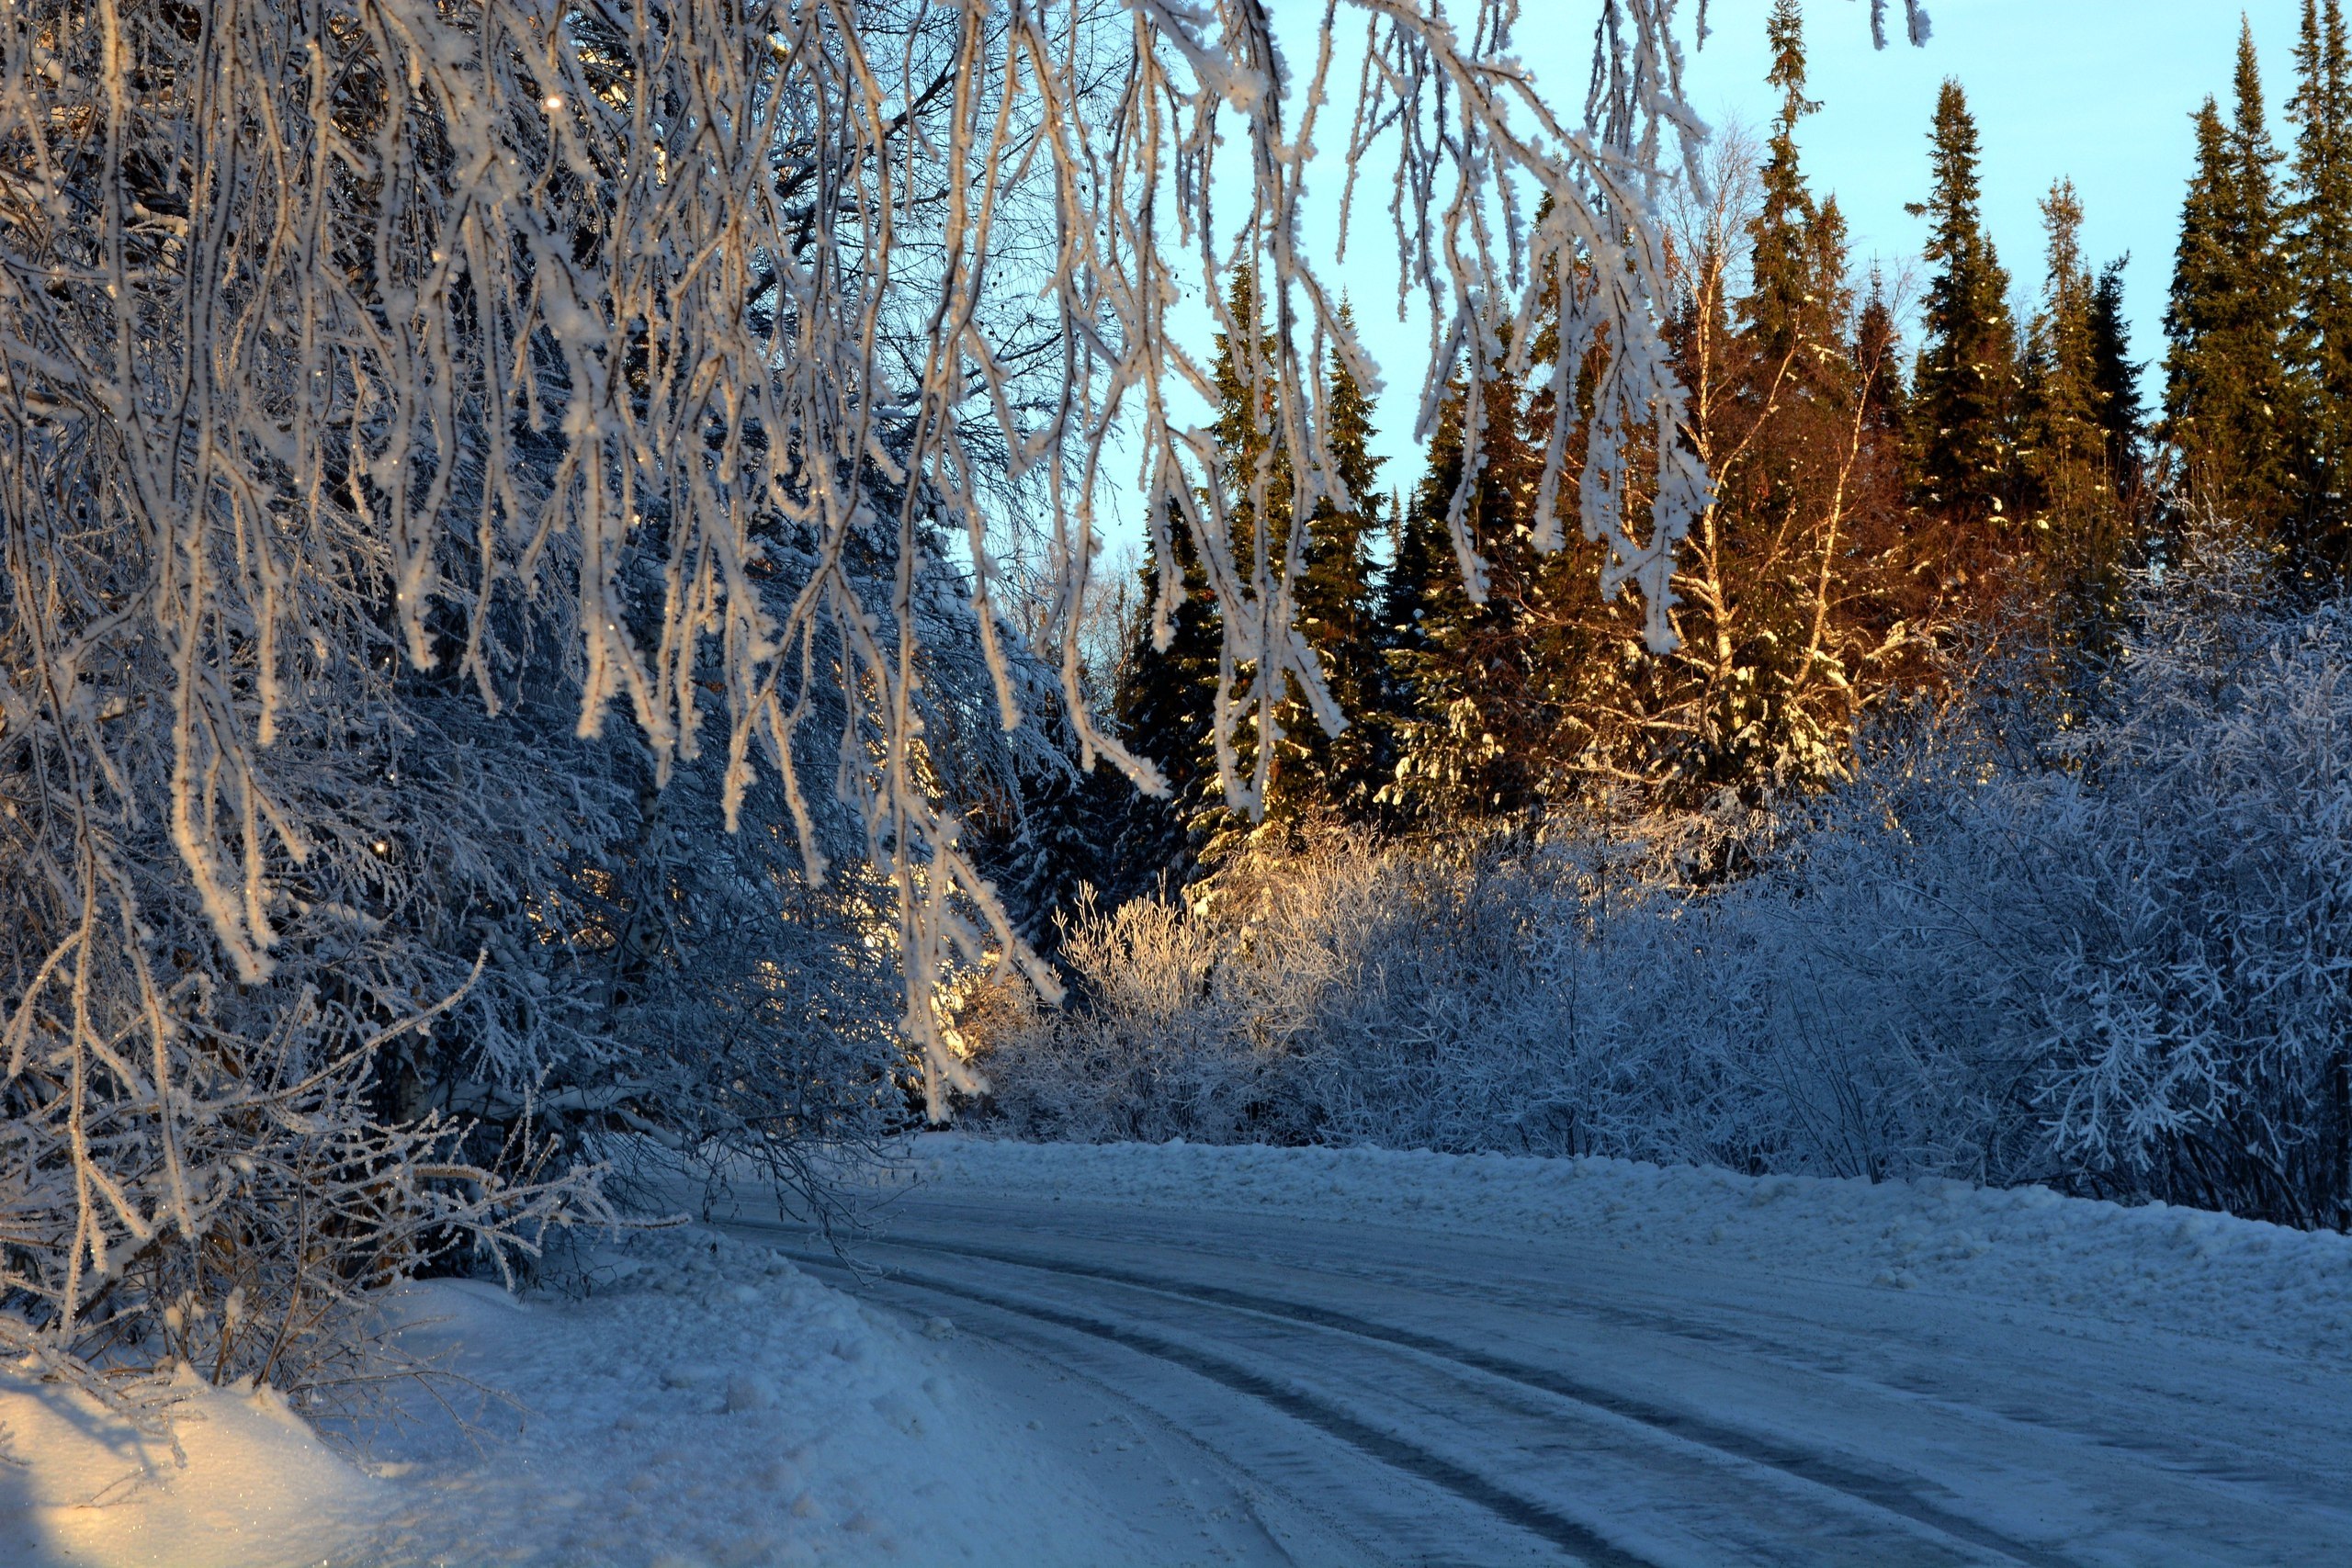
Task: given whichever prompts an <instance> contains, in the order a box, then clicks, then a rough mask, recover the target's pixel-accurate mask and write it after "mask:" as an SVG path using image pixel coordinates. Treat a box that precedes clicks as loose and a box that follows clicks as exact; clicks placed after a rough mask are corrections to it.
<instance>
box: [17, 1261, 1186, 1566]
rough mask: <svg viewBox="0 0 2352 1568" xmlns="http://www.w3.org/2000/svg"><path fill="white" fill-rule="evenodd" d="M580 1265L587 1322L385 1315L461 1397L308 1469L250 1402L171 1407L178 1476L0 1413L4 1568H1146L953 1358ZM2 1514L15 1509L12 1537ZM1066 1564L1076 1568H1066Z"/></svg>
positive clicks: (775, 1272)
mask: <svg viewBox="0 0 2352 1568" xmlns="http://www.w3.org/2000/svg"><path fill="white" fill-rule="evenodd" d="M593 1263H594V1269H593V1271H592V1273H591V1275H590V1279H591V1283H592V1287H593V1288H592V1292H591V1293H590V1294H588V1295H587V1296H586V1297H585V1298H584V1299H564V1298H560V1297H554V1296H548V1295H541V1296H537V1297H533V1298H530V1299H527V1300H526V1301H523V1302H520V1303H518V1302H515V1301H514V1300H512V1299H510V1298H508V1297H507V1296H505V1295H504V1294H503V1292H499V1291H497V1290H495V1289H493V1288H491V1287H488V1286H485V1285H481V1284H475V1283H471V1282H463V1281H450V1280H437V1281H432V1282H428V1283H424V1284H419V1285H415V1286H413V1287H411V1288H409V1289H408V1290H406V1291H404V1292H401V1294H400V1296H399V1297H398V1298H396V1299H395V1300H393V1301H391V1302H390V1303H387V1317H386V1327H387V1329H388V1331H389V1333H390V1337H392V1339H394V1340H395V1341H396V1342H397V1343H398V1344H399V1345H400V1347H401V1348H402V1349H404V1350H406V1351H408V1352H409V1353H411V1354H414V1355H421V1356H438V1357H442V1358H445V1362H444V1364H445V1365H447V1368H448V1369H449V1370H450V1371H452V1372H455V1373H457V1374H459V1375H460V1376H462V1377H463V1378H465V1379H468V1380H470V1381H471V1382H472V1384H474V1385H478V1386H475V1387H472V1388H468V1387H466V1386H464V1385H459V1384H452V1383H444V1384H443V1385H442V1386H441V1387H440V1389H439V1390H438V1392H437V1393H435V1394H428V1393H425V1392H424V1391H423V1390H421V1389H420V1390H414V1391H412V1392H411V1393H408V1394H405V1395H403V1396H402V1399H401V1403H402V1404H403V1406H404V1411H405V1416H406V1419H404V1420H402V1421H400V1422H392V1423H378V1424H376V1425H374V1426H371V1427H364V1428H351V1429H347V1430H343V1431H334V1432H331V1433H330V1436H331V1437H332V1438H333V1439H334V1441H332V1442H329V1441H326V1440H322V1438H320V1437H319V1436H317V1435H315V1434H313V1433H312V1432H311V1430H310V1428H309V1427H306V1426H305V1425H304V1424H303V1423H302V1422H301V1421H300V1419H299V1418H298V1417H296V1416H293V1415H292V1414H291V1413H289V1412H288V1411H287V1410H286V1408H285V1407H284V1405H283V1404H282V1403H280V1402H279V1401H278V1400H277V1398H276V1396H275V1395H273V1394H270V1393H266V1392H265V1393H262V1394H261V1395H259V1396H258V1397H256V1396H254V1395H252V1394H250V1393H232V1392H224V1391H218V1390H212V1389H209V1388H203V1387H201V1386H200V1385H195V1384H193V1383H192V1384H191V1387H190V1390H189V1397H188V1399H187V1401H186V1403H185V1404H182V1405H181V1406H180V1407H179V1408H180V1412H181V1419H180V1421H179V1423H178V1427H177V1429H178V1433H179V1437H180V1440H181V1442H182V1444H183V1446H184V1447H185V1449H186V1450H187V1461H188V1462H187V1467H186V1468H185V1469H181V1468H179V1467H177V1466H176V1465H175V1462H174V1461H173V1459H172V1457H171V1455H170V1452H169V1448H168V1445H167V1444H163V1443H158V1442H150V1443H146V1444H141V1443H140V1442H139V1441H138V1440H136V1438H135V1437H133V1436H132V1435H130V1434H128V1433H127V1432H125V1431H123V1430H119V1429H117V1428H114V1427H109V1426H108V1425H107V1423H106V1422H104V1421H103V1420H101V1419H99V1418H97V1417H96V1415H95V1413H94V1412H93V1411H92V1410H91V1409H90V1408H89V1407H88V1406H87V1405H86V1404H85V1402H84V1401H83V1400H82V1399H81V1396H79V1395H76V1394H73V1393H68V1392H66V1391H62V1390H60V1389H57V1388H55V1387H40V1386H36V1385H32V1384H29V1383H28V1382H24V1381H23V1380H21V1379H19V1380H17V1381H15V1382H8V1383H6V1384H0V1422H4V1423H5V1425H6V1434H5V1442H6V1450H5V1451H6V1452H7V1453H8V1454H10V1455H11V1456H12V1457H14V1458H15V1459H16V1460H17V1461H22V1462H20V1463H19V1464H17V1465H0V1562H5V1563H6V1564H7V1565H8V1568H65V1565H66V1564H69V1563H70V1564H73V1565H74V1568H149V1565H153V1568H280V1565H285V1568H293V1565H295V1564H304V1565H310V1564H320V1563H329V1564H334V1565H335V1568H361V1565H363V1564H364V1565H366V1568H379V1565H382V1568H393V1565H401V1564H420V1565H422V1564H434V1565H436V1568H437V1565H458V1564H465V1565H471V1564H478V1563H489V1562H497V1563H501V1564H509V1563H520V1564H545V1565H548V1568H558V1565H560V1568H602V1565H606V1564H611V1565H615V1568H744V1565H751V1564H797V1563H842V1564H853V1563H856V1564H863V1563H899V1562H905V1563H923V1564H930V1563H1001V1564H1005V1565H1007V1568H1012V1565H1021V1568H1028V1565H1030V1564H1040V1565H1046V1564H1054V1563H1059V1562H1073V1561H1087V1562H1095V1561H1105V1562H1110V1561H1115V1562H1132V1561H1141V1560H1143V1559H1144V1558H1145V1557H1148V1555H1149V1553H1148V1551H1140V1550H1136V1549H1135V1543H1133V1542H1132V1539H1131V1533H1130V1531H1129V1529H1128V1527H1127V1526H1126V1525H1125V1523H1124V1522H1123V1521H1121V1520H1119V1519H1117V1518H1115V1517H1112V1514H1111V1510H1110V1507H1109V1505H1108V1504H1107V1503H1105V1502H1103V1501H1102V1500H1101V1499H1099V1498H1098V1497H1096V1496H1095V1495H1093V1494H1091V1492H1090V1491H1089V1490H1088V1488H1087V1486H1086V1484H1084V1483H1080V1482H1079V1481H1077V1480H1075V1479H1073V1478H1072V1477H1071V1476H1069V1474H1068V1473H1067V1472H1065V1471H1064V1470H1063V1469H1062V1468H1061V1467H1060V1466H1059V1465H1058V1463H1057V1462H1053V1461H1048V1460H1047V1459H1046V1457H1044V1455H1043V1454H1042V1452H1041V1451H1040V1450H1035V1449H1034V1448H1032V1447H1031V1446H1029V1444H1028V1442H1027V1441H1026V1439H1028V1438H1029V1434H1028V1433H1027V1432H1026V1431H1025V1429H1015V1430H1013V1431H1010V1432H1007V1431H1001V1430H998V1429H997V1424H996V1423H995V1422H994V1421H992V1419H991V1413H990V1411H989V1409H988V1408H987V1407H986V1404H985V1396H984V1395H982V1394H980V1393H977V1392H975V1391H974V1390H972V1389H971V1388H969V1387H968V1386H967V1384H966V1382H964V1381H963V1379H962V1378H961V1377H960V1376H959V1374H958V1373H957V1372H956V1369H955V1366H954V1360H955V1346H954V1344H953V1342H952V1341H949V1340H944V1339H943V1340H933V1339H930V1338H928V1337H925V1336H924V1334H923V1333H922V1332H921V1331H919V1330H915V1329H910V1328H906V1327H902V1326H900V1325H897V1324H895V1323H892V1322H889V1321H887V1320H885V1319H882V1318H880V1317H878V1316H877V1315H876V1314H872V1313H870V1312H869V1311H868V1310H867V1309H865V1308H864V1307H862V1306H860V1305H859V1304H858V1303H854V1302H853V1301H851V1300H850V1299H849V1298H847V1297H846V1296H844V1295H842V1294H841V1293H840V1292H835V1291H832V1290H830V1289H828V1288H826V1287H825V1286H822V1285H820V1284H818V1283H817V1282H816V1281H814V1280H810V1279H809V1277H808V1276H806V1275H804V1274H802V1273H801V1272H800V1271H799V1270H797V1269H794V1268H793V1267H792V1266H791V1265H790V1264H789V1263H787V1262H786V1261H785V1260H784V1259H783V1258H780V1257H778V1256H776V1255H775V1254H773V1253H771V1252H769V1251H767V1250H766V1249H765V1248H764V1247H750V1246H746V1245H744V1244H743V1243H741V1242H740V1241H737V1240H735V1239H734V1238H731V1237H729V1236H724V1235H717V1234H714V1233H712V1232H708V1231H704V1230H700V1229H693V1230H684V1231H677V1232H667V1233H657V1234H655V1235H647V1236H640V1237H638V1238H635V1239H634V1240H633V1241H631V1242H630V1243H629V1244H628V1245H627V1246H625V1247H614V1248H610V1249H607V1250H605V1251H604V1252H603V1253H601V1254H599V1255H597V1256H596V1257H595V1258H594V1259H593ZM934 1326H935V1329H936V1330H937V1331H941V1332H944V1325H934ZM493 1392H494V1393H495V1394H497V1395H503V1396H505V1397H504V1398H499V1397H492V1393H493ZM442 1400H447V1402H448V1405H447V1408H446V1409H445V1408H444V1407H443V1405H442V1404H440V1401H442ZM346 1453H347V1454H348V1456H349V1457H345V1455H346ZM12 1489H13V1490H14V1491H15V1492H16V1493H17V1495H18V1496H19V1497H25V1496H28V1497H29V1498H30V1499H31V1501H32V1504H33V1506H30V1507H29V1508H28V1509H24V1510H21V1511H12V1510H11V1509H10V1508H9V1506H8V1503H9V1502H10V1501H11V1498H10V1496H9V1494H10V1491H11V1490H12ZM1073 1541H1082V1542H1086V1543H1088V1544H1087V1546H1086V1548H1085V1550H1086V1551H1087V1552H1088V1554H1089V1555H1088V1556H1086V1557H1085V1558H1083V1559H1072V1558H1070V1557H1069V1551H1071V1550H1072V1547H1071V1545H1070V1543H1071V1542H1073ZM1103 1554H1107V1555H1103Z"/></svg>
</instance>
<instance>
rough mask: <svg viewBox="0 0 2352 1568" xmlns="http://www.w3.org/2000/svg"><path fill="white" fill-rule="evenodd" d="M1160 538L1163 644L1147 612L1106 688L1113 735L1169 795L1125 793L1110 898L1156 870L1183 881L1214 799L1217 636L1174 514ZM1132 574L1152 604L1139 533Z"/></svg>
mask: <svg viewBox="0 0 2352 1568" xmlns="http://www.w3.org/2000/svg"><path fill="white" fill-rule="evenodd" d="M1173 510H1174V509H1173V508H1172V507H1171V508H1170V512H1171V513H1172V512H1173ZM1168 536H1169V540H1170V546H1171V547H1172V548H1173V550H1174V553H1175V569H1176V585H1177V599H1176V602H1175V604H1174V607H1173V608H1172V609H1171V610H1170V613H1169V615H1168V616H1167V626H1168V630H1169V642H1168V646H1167V647H1166V648H1164V649H1162V648H1160V647H1159V644H1158V637H1157V633H1156V630H1155V627H1154V620H1155V617H1154V616H1153V615H1141V616H1139V617H1138V618H1137V624H1136V630H1135V644H1134V647H1133V648H1132V649H1130V651H1129V653H1128V656H1127V658H1126V659H1125V660H1124V661H1123V662H1122V664H1121V666H1120V672H1119V679H1118V682H1117V683H1116V686H1115V688H1114V691H1113V694H1112V711H1113V716H1114V717H1115V718H1116V719H1117V721H1118V725H1119V730H1120V734H1121V736H1122V737H1123V738H1124V739H1125V743H1126V745H1127V747H1128V749H1129V750H1132V751H1134V752H1135V753H1136V755H1137V756H1140V757H1142V758H1144V759H1146V760H1147V761H1149V762H1150V763H1151V764H1152V766H1154V767H1156V768H1158V769H1159V776H1160V777H1161V778H1162V779H1163V780H1165V781H1166V783H1167V784H1168V794H1167V795H1165V796H1152V795H1143V794H1141V793H1139V792H1133V791H1131V792H1129V798H1128V801H1127V804H1126V806H1125V810H1124V812H1123V813H1122V814H1121V815H1122V819H1121V820H1120V822H1119V823H1118V826H1117V829H1116V848H1115V852H1114V854H1113V855H1112V856H1111V863H1112V865H1113V866H1114V867H1115V870H1114V872H1112V873H1111V874H1108V875H1106V877H1105V879H1104V881H1105V884H1106V885H1105V886H1104V887H1103V892H1104V893H1105V894H1106V895H1107V896H1108V897H1111V899H1112V901H1114V902H1116V901H1118V900H1119V899H1120V898H1122V897H1127V896H1130V895H1132V894H1135V893H1138V892H1143V891H1146V890H1148V889H1149V888H1150V887H1151V886H1152V885H1153V884H1154V883H1156V882H1158V881H1159V879H1161V878H1162V877H1163V876H1164V877H1167V878H1168V879H1170V881H1175V882H1181V881H1182V880H1184V878H1185V877H1186V876H1187V875H1188V874H1190V871H1191V868H1192V863H1193V840H1192V826H1193V822H1194V820H1195V818H1198V817H1199V816H1201V815H1202V814H1203V813H1204V811H1206V810H1209V809H1211V808H1212V807H1214V806H1216V805H1217V804H1220V803H1221V802H1222V799H1223V796H1222V795H1221V794H1220V793H1219V791H1218V788H1217V776H1216V758H1215V754H1214V742H1213V739H1212V731H1213V728H1214V726H1215V725H1216V682H1217V666H1218V654H1219V649H1220V648H1221V646H1222V640H1223V637H1224V633H1223V631H1222V629H1221V628H1220V627H1219V626H1218V625H1217V615H1216V598H1215V596H1214V595H1213V594H1212V593H1211V592H1210V590H1209V581H1208V574H1207V573H1206V572H1205V571H1204V570H1202V568H1201V564H1200V559H1199V557H1198V556H1197V555H1196V554H1195V553H1194V550H1193V542H1192V539H1191V537H1190V536H1188V535H1187V534H1186V532H1185V531H1184V528H1183V526H1182V523H1181V521H1180V520H1179V519H1178V518H1177V517H1175V516H1173V515H1170V518H1169V520H1168ZM1138 575H1139V579H1140V584H1139V585H1140V588H1141V596H1142V602H1143V603H1144V604H1157V603H1158V602H1159V593H1160V588H1161V581H1160V577H1161V573H1160V566H1159V548H1158V546H1157V545H1156V544H1155V543H1153V542H1152V541H1151V540H1150V539H1149V538H1148V537H1147V539H1146V541H1145V545H1144V561H1143V567H1142V569H1141V571H1140V573H1139V574H1138ZM1096 772H1097V773H1101V772H1102V770H1101V769H1099V768H1098V769H1097V770H1096Z"/></svg>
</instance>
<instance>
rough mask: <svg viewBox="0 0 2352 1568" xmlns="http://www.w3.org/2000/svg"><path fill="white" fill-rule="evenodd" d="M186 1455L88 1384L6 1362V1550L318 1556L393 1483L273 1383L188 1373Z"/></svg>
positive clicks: (202, 1564)
mask: <svg viewBox="0 0 2352 1568" xmlns="http://www.w3.org/2000/svg"><path fill="white" fill-rule="evenodd" d="M177 1392H178V1393H180V1395H181V1399H180V1403H179V1404H177V1405H176V1406H175V1413H176V1420H175V1434H176V1436H177V1438H178V1440H179V1447H180V1450H181V1453H180V1456H179V1457H180V1458H184V1459H185V1461H186V1463H185V1465H184V1466H183V1465H182V1464H181V1463H180V1462H179V1459H177V1458H175V1456H174V1454H173V1452H172V1443H171V1441H170V1440H169V1439H167V1438H153V1437H146V1436H142V1435H141V1434H140V1433H139V1432H138V1431H136V1430H134V1429H133V1428H132V1427H130V1426H129V1425H127V1424H126V1423H125V1422H123V1421H122V1420H121V1419H120V1418H119V1417H117V1416H112V1415H110V1414H109V1413H108V1412H107V1410H106V1409H105V1407H104V1406H102V1405H100V1404H98V1402H97V1401H96V1400H94V1399H92V1398H91V1397H90V1396H89V1395H87V1394H85V1393H82V1392H81V1391H79V1390H78V1389H71V1388H65V1387H62V1386H58V1385H49V1386H43V1385H41V1384H40V1383H38V1382H32V1381H29V1380H28V1379H27V1378H25V1377H24V1376H23V1375H21V1374H20V1373H19V1372H17V1371H15V1370H13V1369H11V1370H6V1371H0V1456H5V1460H6V1462H5V1463H0V1562H6V1563H7V1564H9V1565H10V1568H47V1565H48V1564H51V1563H57V1564H64V1563H74V1564H95V1565H113V1564H120V1565H122V1568H130V1565H132V1564H141V1565H143V1564H150V1563H152V1564H155V1565H157V1568H165V1565H168V1568H248V1565H249V1564H264V1563H297V1562H318V1561H319V1560H320V1556H321V1553H320V1551H319V1550H318V1549H317V1545H316V1543H317V1542H319V1541H321V1540H329V1541H332V1540H356V1539H357V1538H358V1537H359V1536H360V1535H361V1534H362V1533H363V1532H364V1531H365V1530H366V1529H368V1527H369V1526H371V1525H372V1524H373V1523H374V1522H376V1521H377V1520H379V1519H380V1518H382V1517H383V1515H384V1512H385V1510H386V1508H387V1507H388V1506H390V1503H391V1497H390V1488H389V1487H387V1486H386V1485H384V1484H383V1483H381V1482H379V1481H377V1480H374V1479H373V1478H371V1477H369V1476H368V1474H366V1473H365V1472H362V1471H361V1470H359V1469H358V1468H357V1467H356V1466H355V1465H353V1464H352V1463H350V1462H349V1461H346V1460H345V1459H344V1458H342V1457H341V1456H339V1455H337V1454H336V1453H334V1451H333V1450H330V1449H329V1448H327V1446H326V1445H325V1444H323V1443H322V1442H320V1440H319V1439H318V1438H317V1437H316V1436H315V1435H314V1434H313V1433H312V1432H311V1428H310V1427H308V1426H307V1425H306V1424H305V1423H304V1422H303V1421H302V1419H301V1418H300V1416H296V1415H294V1414H293V1412H291V1411H290V1410H288V1408H287V1407H286V1403H285V1401H284V1400H282V1399H280V1398H279V1397H278V1395H277V1393H276V1392H275V1391H274V1390H271V1389H268V1388H264V1389H262V1390H261V1391H259V1392H258V1393H255V1392H254V1391H252V1390H250V1389H216V1388H212V1387H210V1386H209V1385H208V1384H206V1383H204V1382H200V1381H199V1380H198V1379H197V1378H195V1377H194V1376H193V1375H191V1374H187V1373H185V1372H184V1373H183V1374H182V1376H181V1378H180V1380H179V1384H178V1389H177Z"/></svg>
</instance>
